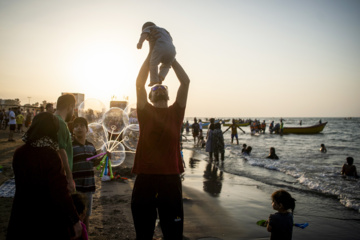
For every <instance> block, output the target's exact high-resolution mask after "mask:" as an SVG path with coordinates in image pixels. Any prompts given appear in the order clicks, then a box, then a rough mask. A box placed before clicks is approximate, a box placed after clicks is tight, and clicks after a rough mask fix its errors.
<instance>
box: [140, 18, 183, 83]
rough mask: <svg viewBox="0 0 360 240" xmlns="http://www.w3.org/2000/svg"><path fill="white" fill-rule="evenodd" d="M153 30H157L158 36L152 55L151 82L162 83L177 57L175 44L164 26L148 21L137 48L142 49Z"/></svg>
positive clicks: (143, 27)
mask: <svg viewBox="0 0 360 240" xmlns="http://www.w3.org/2000/svg"><path fill="white" fill-rule="evenodd" d="M151 30H156V34H157V37H159V38H158V39H156V42H155V45H154V49H153V50H152V52H151V57H150V84H149V86H150V87H151V86H153V85H155V84H161V82H162V81H163V80H164V79H165V77H166V75H167V73H168V72H169V70H170V68H171V64H172V62H173V61H174V59H175V55H176V51H175V46H174V45H173V42H172V38H171V36H170V33H169V32H168V31H166V29H164V28H160V27H158V26H156V25H155V24H154V23H152V22H146V23H145V24H144V25H143V26H142V33H141V36H140V39H139V42H138V44H137V48H138V49H141V48H142V44H143V42H144V41H145V40H149V36H150V32H151ZM159 63H161V66H160V72H159V73H158V65H159Z"/></svg>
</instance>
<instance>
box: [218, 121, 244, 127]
mask: <svg viewBox="0 0 360 240" xmlns="http://www.w3.org/2000/svg"><path fill="white" fill-rule="evenodd" d="M231 124H232V123H224V124H223V126H224V127H230V125H231ZM236 125H237V126H239V127H246V126H249V125H250V122H245V123H236Z"/></svg>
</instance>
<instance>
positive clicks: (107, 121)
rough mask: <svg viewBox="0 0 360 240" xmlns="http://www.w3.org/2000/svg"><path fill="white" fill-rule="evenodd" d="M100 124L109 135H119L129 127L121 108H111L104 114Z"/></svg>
mask: <svg viewBox="0 0 360 240" xmlns="http://www.w3.org/2000/svg"><path fill="white" fill-rule="evenodd" d="M102 124H103V127H104V129H105V130H107V131H108V132H109V133H113V134H119V133H121V131H122V130H123V129H124V128H125V127H126V126H127V125H129V117H128V115H127V114H126V113H125V112H124V111H123V110H122V109H121V108H117V107H113V108H110V109H109V110H108V111H107V112H106V113H105V114H104V117H103V122H102Z"/></svg>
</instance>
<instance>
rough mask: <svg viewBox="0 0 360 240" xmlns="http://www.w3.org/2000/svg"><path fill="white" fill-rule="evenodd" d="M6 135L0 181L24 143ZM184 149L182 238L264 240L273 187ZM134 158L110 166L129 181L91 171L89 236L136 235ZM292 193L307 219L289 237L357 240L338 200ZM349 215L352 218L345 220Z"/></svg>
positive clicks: (3, 209)
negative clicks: (329, 205)
mask: <svg viewBox="0 0 360 240" xmlns="http://www.w3.org/2000/svg"><path fill="white" fill-rule="evenodd" d="M7 134H8V131H3V130H0V154H1V159H0V165H2V166H3V167H4V170H3V173H0V184H2V183H3V182H4V180H6V179H9V178H11V177H12V170H11V161H12V155H13V152H14V151H15V149H16V147H18V146H20V145H22V144H23V142H22V141H21V139H20V138H21V135H20V134H15V139H16V142H15V143H13V142H7ZM183 152H184V161H185V163H186V168H185V175H184V181H183V184H182V185H183V199H184V237H185V238H184V239H189V240H196V239H223V240H226V239H269V238H270V233H268V232H267V231H266V228H263V227H259V226H257V225H256V221H258V220H261V219H267V217H268V216H269V214H270V213H273V212H274V210H273V209H272V207H271V199H270V194H271V193H272V192H273V191H274V190H275V188H274V186H269V185H267V184H265V183H261V182H258V181H256V180H254V179H250V178H247V177H244V176H238V175H233V174H230V173H226V172H224V171H222V167H221V164H220V165H216V164H215V165H214V163H213V162H208V160H207V155H205V154H204V153H203V152H200V153H199V152H198V149H197V148H193V147H192V146H191V147H189V148H184V150H183ZM133 158H134V154H132V153H127V156H126V159H125V161H124V163H123V164H122V165H121V166H120V167H116V168H114V172H118V173H120V174H121V175H122V176H125V177H128V180H120V179H118V180H113V181H109V182H102V181H101V180H100V178H99V177H98V171H95V176H96V177H95V179H96V185H97V190H96V193H95V194H94V204H93V210H92V215H91V217H90V229H89V231H88V234H89V239H91V240H95V239H100V240H101V239H135V230H134V226H133V220H132V214H131V208H130V205H131V194H132V187H133V184H134V180H135V177H134V176H132V175H131V174H130V170H131V167H132V164H133ZM224 164H226V159H225V163H224ZM292 194H294V198H295V199H297V200H298V201H297V203H296V204H297V205H296V209H295V215H294V219H295V220H294V222H296V223H303V222H308V223H309V224H310V225H309V227H307V228H306V229H304V230H302V229H299V228H295V227H294V232H293V239H294V240H300V239H315V238H316V239H357V236H358V233H359V231H360V230H357V229H360V221H359V220H358V219H357V218H358V217H357V218H356V216H357V214H356V213H355V212H354V211H351V210H343V208H342V206H341V205H340V204H339V209H322V208H321V207H322V202H323V201H324V198H323V197H321V196H317V195H312V194H307V195H305V196H303V195H300V194H299V193H297V192H294V193H292ZM12 201H13V199H12V198H0V239H4V238H5V232H6V229H7V224H8V219H9V216H10V210H11V206H12ZM325 201H332V200H331V199H330V200H326V199H325ZM351 215H353V216H354V217H353V218H352V219H346V217H348V216H351ZM355 218H356V219H355ZM161 237H162V234H161V230H160V228H159V227H156V229H155V234H154V238H155V239H162V238H161Z"/></svg>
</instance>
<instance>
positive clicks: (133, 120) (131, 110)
mask: <svg viewBox="0 0 360 240" xmlns="http://www.w3.org/2000/svg"><path fill="white" fill-rule="evenodd" d="M136 106H137V105H136V103H132V104H129V105H127V107H126V108H125V109H124V112H126V114H127V115H128V116H129V123H130V124H138V123H139V121H138V117H137V111H136Z"/></svg>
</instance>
